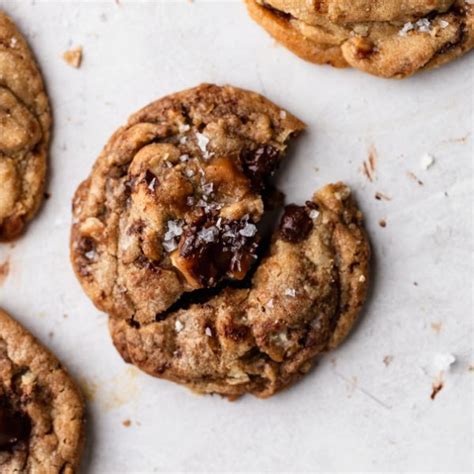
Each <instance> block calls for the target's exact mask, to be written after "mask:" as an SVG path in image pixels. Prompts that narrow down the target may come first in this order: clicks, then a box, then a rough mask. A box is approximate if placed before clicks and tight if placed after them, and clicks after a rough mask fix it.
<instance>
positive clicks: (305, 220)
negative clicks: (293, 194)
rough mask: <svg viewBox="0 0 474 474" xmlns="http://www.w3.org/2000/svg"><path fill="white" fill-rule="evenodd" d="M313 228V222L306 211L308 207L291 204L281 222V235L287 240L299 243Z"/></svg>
mask: <svg viewBox="0 0 474 474" xmlns="http://www.w3.org/2000/svg"><path fill="white" fill-rule="evenodd" d="M312 228H313V222H312V220H311V219H310V217H309V216H308V213H307V212H306V208H304V207H302V206H296V205H295V204H290V205H289V206H286V207H285V212H284V214H283V217H282V218H281V222H280V235H281V238H282V239H283V240H286V241H287V242H292V243H297V242H301V241H302V240H304V239H305V238H306V237H307V236H308V234H309V233H310V232H311V229H312Z"/></svg>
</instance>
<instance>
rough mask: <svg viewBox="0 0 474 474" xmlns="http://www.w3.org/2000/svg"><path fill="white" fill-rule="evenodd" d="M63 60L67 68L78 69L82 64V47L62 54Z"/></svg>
mask: <svg viewBox="0 0 474 474" xmlns="http://www.w3.org/2000/svg"><path fill="white" fill-rule="evenodd" d="M63 59H64V61H66V62H67V63H68V64H69V66H71V67H74V68H76V69H79V68H80V67H81V63H82V46H76V47H75V48H72V49H69V50H68V51H66V52H65V53H64V54H63Z"/></svg>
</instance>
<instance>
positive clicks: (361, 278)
mask: <svg viewBox="0 0 474 474" xmlns="http://www.w3.org/2000/svg"><path fill="white" fill-rule="evenodd" d="M365 280H366V278H365V276H364V275H361V276H360V277H359V283H365Z"/></svg>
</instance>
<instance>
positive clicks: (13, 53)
mask: <svg viewBox="0 0 474 474" xmlns="http://www.w3.org/2000/svg"><path fill="white" fill-rule="evenodd" d="M50 128H51V115H50V110H49V105H48V98H47V96H46V92H45V90H44V86H43V81H42V78H41V74H40V71H39V70H38V67H37V65H36V63H35V60H34V58H33V56H32V53H31V51H30V49H29V48H28V45H27V43H26V41H25V39H24V38H23V36H22V35H21V34H20V33H19V31H18V30H17V29H16V27H15V25H14V24H13V22H12V21H11V20H10V19H9V18H8V17H7V16H6V15H5V14H4V13H2V12H1V11H0V183H1V186H0V241H6V240H12V239H14V238H16V237H18V236H19V235H20V234H21V233H22V232H23V231H24V228H25V226H26V224H27V223H28V222H29V221H30V220H31V219H32V218H33V216H34V214H35V213H36V212H37V210H38V208H39V206H40V204H41V202H42V200H43V189H44V183H45V176H46V160H47V154H48V146H49V138H50Z"/></svg>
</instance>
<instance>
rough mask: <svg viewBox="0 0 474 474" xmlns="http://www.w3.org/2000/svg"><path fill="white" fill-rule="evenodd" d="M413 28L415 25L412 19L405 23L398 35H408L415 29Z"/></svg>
mask: <svg viewBox="0 0 474 474" xmlns="http://www.w3.org/2000/svg"><path fill="white" fill-rule="evenodd" d="M413 28H414V26H413V23H412V22H411V21H409V22H408V23H405V24H404V25H403V28H402V29H401V30H400V31H399V32H398V36H406V35H407V33H408V32H409V31H411V30H413Z"/></svg>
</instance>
